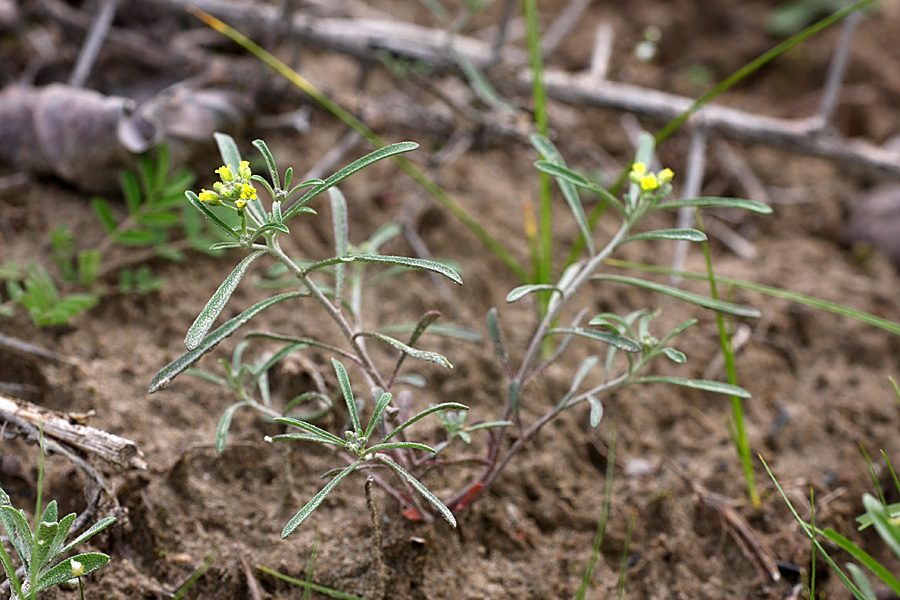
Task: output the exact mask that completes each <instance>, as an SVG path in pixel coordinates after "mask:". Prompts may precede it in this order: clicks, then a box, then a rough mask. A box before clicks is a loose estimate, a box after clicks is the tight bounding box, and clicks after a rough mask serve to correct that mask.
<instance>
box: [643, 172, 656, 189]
mask: <svg viewBox="0 0 900 600" xmlns="http://www.w3.org/2000/svg"><path fill="white" fill-rule="evenodd" d="M658 187H659V181H657V179H656V175H654V174H653V173H650V174H649V175H644V176H643V177H641V189H642V190H644V191H645V192H652V191H653V190H655V189H656V188H658Z"/></svg>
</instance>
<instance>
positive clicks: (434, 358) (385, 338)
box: [360, 332, 453, 369]
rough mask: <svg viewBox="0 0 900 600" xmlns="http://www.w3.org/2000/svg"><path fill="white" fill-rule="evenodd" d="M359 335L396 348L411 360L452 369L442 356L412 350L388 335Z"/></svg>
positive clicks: (367, 333) (416, 349) (415, 349)
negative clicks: (416, 359)
mask: <svg viewBox="0 0 900 600" xmlns="http://www.w3.org/2000/svg"><path fill="white" fill-rule="evenodd" d="M360 335H364V336H366V337H370V338H374V339H376V340H379V341H382V342H384V343H385V344H389V345H391V346H393V347H394V348H396V349H397V350H399V351H400V352H403V353H404V354H408V355H409V356H412V357H413V358H418V359H419V360H424V361H428V362H433V363H437V364H439V365H441V366H442V367H446V368H448V369H452V368H453V365H452V364H451V363H450V361H449V360H447V357H446V356H444V355H443V354H438V353H437V352H428V351H426V350H419V349H418V348H413V347H412V346H409V345H407V344H404V343H403V342H401V341H400V340H398V339H396V338H392V337H391V336H389V335H384V334H383V333H374V332H372V333H370V332H366V333H362V334H360Z"/></svg>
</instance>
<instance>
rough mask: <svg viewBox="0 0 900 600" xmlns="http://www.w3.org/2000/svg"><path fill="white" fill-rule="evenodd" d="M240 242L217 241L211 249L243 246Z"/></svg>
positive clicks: (228, 248)
mask: <svg viewBox="0 0 900 600" xmlns="http://www.w3.org/2000/svg"><path fill="white" fill-rule="evenodd" d="M243 247H244V245H243V244H242V243H240V242H216V243H215V244H213V245H211V246H210V247H209V249H210V250H230V249H232V248H243Z"/></svg>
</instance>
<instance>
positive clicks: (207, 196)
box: [197, 190, 219, 204]
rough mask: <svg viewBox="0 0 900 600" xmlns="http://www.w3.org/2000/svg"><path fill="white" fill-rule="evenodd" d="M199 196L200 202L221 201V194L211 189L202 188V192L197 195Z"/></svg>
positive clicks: (213, 202) (211, 202)
mask: <svg viewBox="0 0 900 600" xmlns="http://www.w3.org/2000/svg"><path fill="white" fill-rule="evenodd" d="M197 197H198V198H200V202H209V203H210V204H216V203H218V202H219V195H218V194H217V193H215V192H211V191H209V190H200V193H199V194H198V195H197Z"/></svg>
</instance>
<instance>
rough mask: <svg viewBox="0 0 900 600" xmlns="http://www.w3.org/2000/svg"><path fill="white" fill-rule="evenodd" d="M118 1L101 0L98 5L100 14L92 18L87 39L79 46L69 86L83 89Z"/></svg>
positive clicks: (110, 23) (114, 13) (114, 14)
mask: <svg viewBox="0 0 900 600" xmlns="http://www.w3.org/2000/svg"><path fill="white" fill-rule="evenodd" d="M117 4H118V0H103V3H102V4H101V5H100V12H99V13H97V16H96V18H94V23H93V25H91V30H90V32H88V36H87V39H86V40H85V41H84V44H83V45H82V46H81V52H79V54H78V62H76V63H75V70H74V71H72V75H71V77H69V85H72V86H75V87H84V83H85V82H86V81H87V78H88V75H90V74H91V68H92V67H93V66H94V61H95V60H97V54H98V53H99V52H100V47H101V46H102V45H103V40H104V39H105V38H106V34H107V33H108V32H109V28H110V26H111V25H112V21H113V17H115V16H116V7H117Z"/></svg>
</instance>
